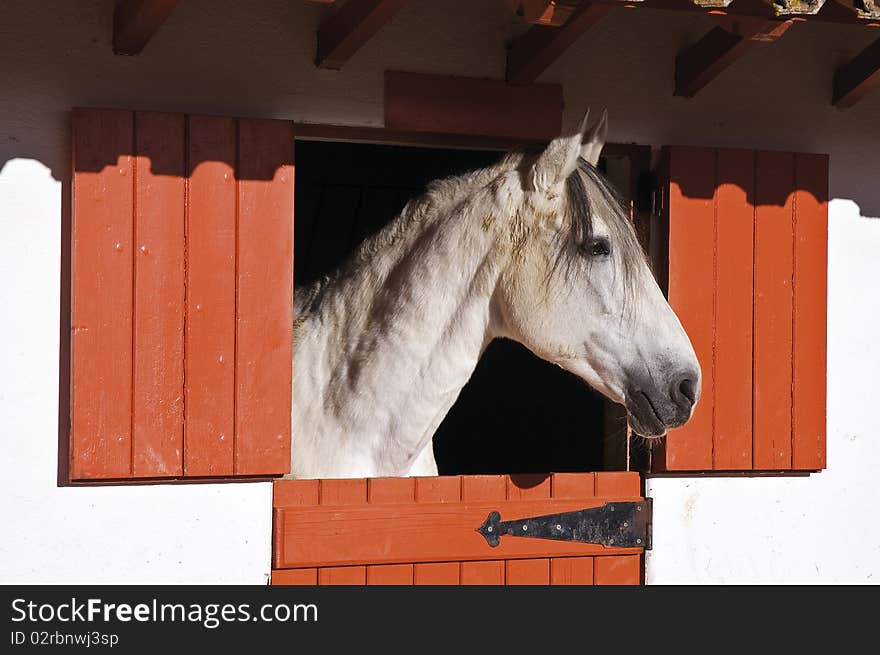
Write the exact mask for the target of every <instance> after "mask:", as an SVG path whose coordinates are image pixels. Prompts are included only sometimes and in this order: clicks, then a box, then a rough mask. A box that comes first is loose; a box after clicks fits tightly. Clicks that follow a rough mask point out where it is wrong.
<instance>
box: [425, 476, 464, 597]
mask: <svg viewBox="0 0 880 655" xmlns="http://www.w3.org/2000/svg"><path fill="white" fill-rule="evenodd" d="M460 500H461V478H460V477H458V476H444V477H432V478H416V502H419V503H457V502H459V501H460ZM460 582H461V564H460V563H459V562H430V563H427V564H416V565H415V567H414V569H413V583H414V584H417V585H457V584H459V583H460Z"/></svg>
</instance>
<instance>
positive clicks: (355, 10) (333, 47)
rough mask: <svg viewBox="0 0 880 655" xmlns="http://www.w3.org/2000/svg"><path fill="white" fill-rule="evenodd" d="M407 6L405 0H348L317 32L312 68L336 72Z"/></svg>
mask: <svg viewBox="0 0 880 655" xmlns="http://www.w3.org/2000/svg"><path fill="white" fill-rule="evenodd" d="M405 4H406V0H349V1H348V2H346V3H345V4H344V5H342V7H340V8H339V10H338V11H336V12H335V13H333V14H331V15H330V16H328V17H327V18H325V19H324V21H323V22H322V23H321V26H320V27H319V28H318V54H317V56H316V57H315V65H316V66H318V67H319V68H330V69H333V70H339V69H340V68H342V66H343V65H344V64H345V62H347V61H348V60H349V59H351V57H352V55H354V53H355V52H357V51H358V50H359V49H360V48H361V46H363V45H364V44H365V43H366V42H367V41H369V40H370V39H371V38H372V37H373V35H375V34H376V33H377V32H378V31H379V30H380V29H382V27H383V26H384V25H385V24H386V23H387V22H388V21H390V20H391V19H392V18H393V17H394V15H395V14H396V13H397V12H398V11H399V10H400V9H401V7H403V5H405Z"/></svg>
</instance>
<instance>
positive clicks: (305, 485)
mask: <svg viewBox="0 0 880 655" xmlns="http://www.w3.org/2000/svg"><path fill="white" fill-rule="evenodd" d="M524 478H529V479H526V480H524ZM524 482H525V484H524ZM640 500H643V498H642V496H641V492H640V479H639V474H638V473H627V472H619V473H556V474H554V475H552V476H517V477H516V479H514V478H511V477H510V476H506V475H477V476H461V477H458V476H453V477H434V478H385V479H371V480H278V481H276V482H275V489H274V500H273V505H274V525H273V542H274V548H273V550H274V553H273V570H272V583H273V584H306V585H314V584H319V585H336V584H349V585H352V584H353V585H364V584H367V585H369V584H444V585H459V584H461V585H469V584H498V585H503V584H508V585H514V584H539V585H548V584H552V585H559V584H588V585H590V584H609V585H614V584H626V585H633V584H639V583H640V581H641V556H642V552H643V549H642V548H611V547H605V546H601V545H596V544H584V543H579V542H568V541H552V540H546V539H526V538H514V537H505V538H504V539H502V542H501V543H500V544H499V545H498V546H497V547H495V548H493V547H491V546H489V545H488V544H487V543H486V540H485V539H484V538H483V537H482V535H480V534H479V533H478V532H477V531H476V528H477V527H479V526H480V524H481V523H482V522H483V521H484V520H485V519H486V516H487V515H488V513H489V512H490V511H496V510H497V511H499V512H501V514H502V518H505V519H506V518H508V517H509V518H510V519H513V518H522V517H527V516H540V515H544V514H553V513H557V512H568V511H573V510H579V509H584V508H588V507H596V506H600V505H603V504H604V503H606V502H609V501H640Z"/></svg>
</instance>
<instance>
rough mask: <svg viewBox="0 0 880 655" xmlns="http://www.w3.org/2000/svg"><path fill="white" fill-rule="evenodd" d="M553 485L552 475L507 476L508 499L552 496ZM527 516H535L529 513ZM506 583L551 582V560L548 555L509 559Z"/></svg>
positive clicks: (531, 583) (530, 583)
mask: <svg viewBox="0 0 880 655" xmlns="http://www.w3.org/2000/svg"><path fill="white" fill-rule="evenodd" d="M552 487H553V481H552V478H551V476H549V475H547V476H545V475H519V476H516V478H512V477H508V478H507V499H508V500H525V499H530V500H531V499H536V500H537V499H540V500H543V499H545V498H550V495H551V491H552ZM526 516H533V515H531V514H527V515H526ZM504 582H505V584H508V585H546V584H550V560H549V559H548V558H546V557H540V558H534V559H521V560H507V563H506V565H505V580H504Z"/></svg>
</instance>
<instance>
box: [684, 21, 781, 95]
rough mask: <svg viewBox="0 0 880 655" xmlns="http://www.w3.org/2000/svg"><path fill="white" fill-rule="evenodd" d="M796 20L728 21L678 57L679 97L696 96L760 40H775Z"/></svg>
mask: <svg viewBox="0 0 880 655" xmlns="http://www.w3.org/2000/svg"><path fill="white" fill-rule="evenodd" d="M792 22H793V21H792V20H787V21H782V22H777V21H766V20H762V19H757V20H752V19H748V18H741V17H740V18H735V19H733V18H728V19H726V20H725V21H724V26H721V25H719V26H717V27H714V28H713V29H712V30H710V31H709V32H708V33H707V34H706V35H705V36H704V37H703V38H702V39H700V40H699V41H697V42H696V43H694V44H693V45H691V46H690V47H688V48H686V49H685V50H683V51H682V52H680V53H679V54H678V56H677V57H676V58H675V93H674V94H675V95H677V96H684V97H686V98H692V97H694V96H695V95H696V94H697V92H698V91H699V90H700V89H702V88H703V87H704V86H706V85H707V84H708V83H709V82H711V81H712V80H714V79H715V78H716V77H718V75H720V74H721V72H722V71H723V70H724V69H726V68H727V67H728V66H730V65H731V64H732V63H733V62H735V61H736V60H737V59H739V58H740V57H742V56H743V55H744V54H745V53H746V52H748V50H749V48H751V47H752V45H754V44H755V43H757V42H759V41H764V42H766V41H775V40H776V39H778V38H779V37H780V36H782V34H784V33H785V32H786V30H788V28H789V27H790V26H791V24H792Z"/></svg>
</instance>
